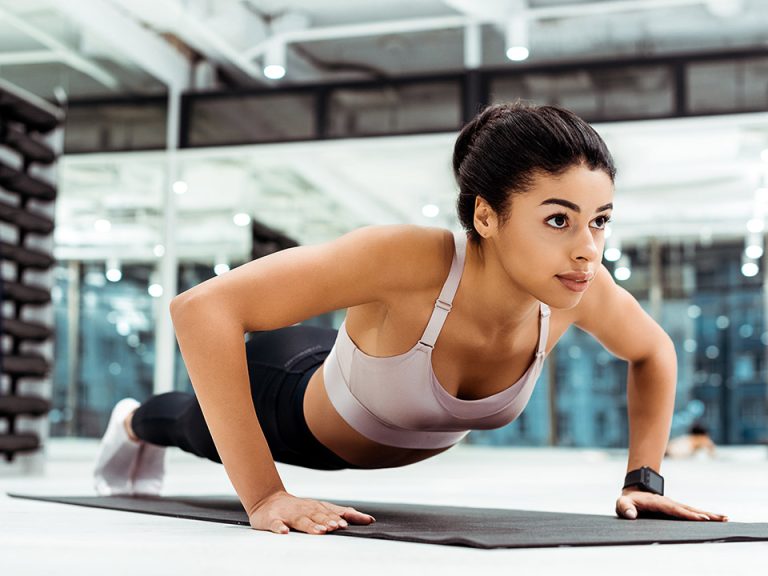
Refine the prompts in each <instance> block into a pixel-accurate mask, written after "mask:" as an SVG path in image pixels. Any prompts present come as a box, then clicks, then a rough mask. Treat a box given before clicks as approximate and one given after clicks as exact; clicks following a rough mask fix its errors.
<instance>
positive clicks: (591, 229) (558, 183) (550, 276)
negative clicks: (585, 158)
mask: <svg viewBox="0 0 768 576" xmlns="http://www.w3.org/2000/svg"><path fill="white" fill-rule="evenodd" d="M612 202H613V183H612V182H611V179H610V177H609V176H608V174H606V173H605V172H604V171H603V170H599V169H598V170H590V169H589V168H588V167H586V166H584V165H577V166H573V167H571V168H569V169H568V170H567V171H566V172H564V173H563V174H562V175H560V176H551V175H548V174H538V175H536V176H535V179H534V182H533V186H532V187H531V189H530V190H529V191H528V192H525V193H523V194H517V195H515V196H513V199H512V202H511V207H510V210H509V218H508V220H507V222H506V223H505V224H504V226H502V227H501V228H500V229H494V232H493V234H492V235H491V236H490V237H488V238H487V239H488V240H490V241H491V245H492V246H493V248H494V249H495V251H496V253H497V256H498V259H499V262H500V263H501V266H502V268H503V269H504V270H505V271H506V273H507V275H508V276H509V278H510V279H511V280H512V282H513V283H515V284H517V285H519V286H520V288H522V289H523V290H525V291H526V292H528V293H529V294H531V295H532V296H534V297H535V298H536V299H537V300H540V301H542V302H545V303H546V304H548V305H550V306H553V307H555V308H572V307H573V306H575V305H576V304H578V303H579V301H580V300H581V297H582V295H583V294H584V292H585V290H587V289H588V287H589V284H590V282H591V280H592V278H593V277H594V275H595V274H596V273H597V270H598V267H599V266H600V262H601V260H602V256H603V248H604V246H605V224H606V223H607V221H608V220H609V218H610V215H611V211H612V208H613V205H612Z"/></svg>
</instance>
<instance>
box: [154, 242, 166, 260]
mask: <svg viewBox="0 0 768 576" xmlns="http://www.w3.org/2000/svg"><path fill="white" fill-rule="evenodd" d="M152 252H153V253H154V254H155V256H157V257H158V258H162V257H163V254H165V246H163V245H162V244H155V247H154V248H153V249H152Z"/></svg>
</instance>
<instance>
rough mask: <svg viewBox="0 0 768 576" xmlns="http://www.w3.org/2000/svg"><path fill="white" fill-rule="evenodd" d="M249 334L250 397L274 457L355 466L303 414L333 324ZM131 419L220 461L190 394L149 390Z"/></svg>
mask: <svg viewBox="0 0 768 576" xmlns="http://www.w3.org/2000/svg"><path fill="white" fill-rule="evenodd" d="M249 336H250V338H249V340H248V341H247V342H246V344H245V351H246V357H247V360H248V376H249V377H250V381H251V397H252V398H253V405H254V408H255V409H256V415H257V416H258V418H259V423H260V424H261V429H262V430H263V432H264V436H265V437H266V439H267V443H268V445H269V449H270V451H271V452H272V457H273V459H274V460H275V461H276V462H283V463H285V464H295V465H297V466H303V467H305V468H314V469H317V470H341V469H343V468H356V466H354V465H352V464H349V463H348V462H346V461H344V460H342V459H341V458H339V457H338V456H337V455H336V454H334V453H333V452H332V451H331V450H329V449H328V448H326V447H325V446H324V445H322V444H321V443H320V442H319V441H318V440H317V439H316V438H315V437H314V436H313V435H312V432H310V430H309V427H308V426H307V422H306V420H305V418H304V407H303V404H304V393H305V391H306V389H307V384H308V383H309V379H310V377H311V376H312V374H313V373H314V372H315V370H317V369H318V368H319V367H320V365H321V364H322V362H323V360H324V359H325V357H326V356H327V355H328V353H329V352H330V350H331V348H332V347H333V344H334V342H335V340H336V330H333V329H330V328H320V327H317V326H289V327H287V328H280V329H278V330H271V331H265V332H252V333H251V334H250V335H249ZM132 425H133V430H134V432H135V434H136V436H138V437H139V438H140V439H142V440H144V441H146V442H149V443H151V444H156V445H159V446H177V447H179V448H181V449H182V450H184V451H186V452H191V453H192V454H195V455H197V456H201V457H203V458H208V459H209V460H213V461H214V462H219V463H220V462H221V458H220V457H219V454H218V452H217V451H216V446H215V445H214V443H213V439H212V438H211V434H210V432H209V431H208V426H207V424H206V423H205V419H204V418H203V413H202V411H201V410H200V404H199V403H198V401H197V398H196V397H195V395H194V394H189V393H186V392H168V393H166V394H158V395H157V396H153V397H152V398H150V399H149V400H147V401H146V402H144V403H143V404H142V405H141V406H139V408H138V409H137V410H136V413H135V414H134V416H133V420H132Z"/></svg>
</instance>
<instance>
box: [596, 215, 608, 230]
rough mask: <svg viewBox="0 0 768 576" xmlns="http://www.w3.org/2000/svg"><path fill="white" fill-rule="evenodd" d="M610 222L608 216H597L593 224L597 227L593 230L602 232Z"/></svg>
mask: <svg viewBox="0 0 768 576" xmlns="http://www.w3.org/2000/svg"><path fill="white" fill-rule="evenodd" d="M610 221H611V219H610V217H608V216H598V217H597V218H595V223H596V224H597V226H595V228H597V229H599V230H604V229H605V225H606V224H608V222H610Z"/></svg>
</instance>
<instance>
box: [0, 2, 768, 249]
mask: <svg viewBox="0 0 768 576" xmlns="http://www.w3.org/2000/svg"><path fill="white" fill-rule="evenodd" d="M516 1H517V0H486V1H481V0H475V1H472V0H407V1H401V0H388V1H387V2H349V1H348V0H344V1H342V0H323V1H319V0H314V1H312V0H259V1H257V0H218V1H216V0H186V1H182V0H151V1H150V0H66V1H64V0H60V1H56V0H25V1H24V2H19V1H18V0H0V77H2V78H3V79H5V80H6V81H10V82H12V83H14V84H16V85H18V86H20V87H22V88H24V89H26V90H28V91H31V92H33V93H35V94H37V95H39V96H41V97H43V98H47V99H51V100H56V99H58V100H65V99H78V98H86V97H123V96H132V95H147V94H164V93H166V91H167V90H168V88H169V87H175V88H177V89H185V90H205V89H212V88H222V87H224V86H235V85H236V86H268V85H269V86H281V85H287V84H292V83H306V82H316V81H333V80H341V79H349V78H371V77H381V76H399V75H402V74H419V73H434V72H440V71H458V70H463V69H465V68H466V67H467V66H478V65H479V66H483V67H510V68H512V67H514V66H516V65H517V64H515V63H513V62H511V61H509V60H507V59H506V58H505V56H504V34H503V29H504V24H505V22H507V20H508V19H509V14H510V7H511V6H512V5H513V4H514V3H515V2H516ZM528 6H529V9H528V12H527V14H528V22H529V36H530V44H529V45H530V50H531V56H530V59H529V61H528V62H529V63H532V64H533V63H553V62H561V61H572V60H584V59H590V58H597V59H610V58H613V57H616V56H619V55H626V56H638V57H643V56H649V55H664V54H679V53H688V52H697V51H712V52H717V51H728V50H731V49H735V48H757V47H761V48H766V47H768V0H641V1H638V0H593V1H590V2H587V1H582V0H530V1H529V2H528ZM472 22H479V23H480V30H481V34H480V36H479V38H478V39H477V42H471V41H470V40H468V39H467V38H468V34H469V33H468V30H469V28H468V25H469V24H470V23H472ZM275 38H277V39H280V40H281V41H283V42H285V43H286V45H287V66H286V68H287V74H286V76H285V78H283V79H282V80H279V81H272V80H267V79H266V78H265V77H264V76H263V73H262V58H263V56H264V50H265V48H266V47H267V46H268V45H269V39H275ZM470 46H473V47H474V48H475V50H470V51H469V52H471V53H468V52H467V48H468V47H470ZM478 47H479V51H478V50H477V48H478ZM478 55H479V59H478ZM596 128H597V129H598V131H599V132H600V133H601V134H602V135H603V136H604V138H605V139H606V141H607V142H608V145H609V147H610V148H611V150H612V151H613V153H614V155H615V157H616V160H617V164H618V167H619V176H618V178H617V183H616V212H615V218H614V230H615V233H616V235H617V237H621V238H623V239H625V240H634V241H638V240H641V239H643V238H647V237H649V236H664V237H668V238H669V237H671V238H691V239H706V238H709V237H713V236H729V237H734V236H739V235H743V234H744V233H745V232H746V229H745V223H746V221H747V220H748V219H750V218H751V217H752V216H753V215H754V213H755V210H762V209H763V206H762V204H759V203H758V204H756V201H755V195H756V191H757V190H758V189H759V188H760V187H765V186H768V182H766V178H768V176H767V174H768V161H766V162H762V161H761V158H760V154H761V152H762V151H763V150H766V149H768V113H766V114H750V115H740V116H721V117H710V118H692V119H685V120H665V121H652V122H633V123H615V124H602V125H597V126H596ZM454 138H455V134H436V135H429V136H409V137H391V138H372V139H366V140H338V141H326V142H307V143H298V144H280V145H260V146H244V147H236V148H216V149H201V150H184V151H181V152H180V153H179V156H178V158H179V166H180V177H181V178H182V179H183V180H184V181H185V182H187V183H188V186H189V190H188V192H187V193H186V194H184V195H181V196H177V197H176V198H175V202H176V203H177V206H178V209H179V218H178V226H177V239H178V241H179V255H180V257H182V258H186V259H192V258H194V259H198V260H200V259H202V260H204V259H206V258H210V259H214V258H217V259H220V258H221V257H226V258H228V259H239V258H244V257H246V256H247V254H248V249H249V245H250V233H249V230H248V228H247V227H239V226H236V225H234V224H233V223H232V216H233V214H234V213H236V212H239V211H241V210H242V211H244V212H247V213H249V214H251V215H252V216H254V217H256V218H258V219H259V220H261V221H263V222H265V223H266V224H268V225H270V226H273V227H275V228H278V229H280V230H282V231H284V232H285V233H287V234H289V235H290V236H293V237H295V238H296V239H297V240H299V241H300V242H302V243H314V242H321V241H325V240H328V239H331V238H333V237H335V236H338V235H339V234H342V233H344V232H346V231H348V230H350V229H352V228H355V227H357V226H362V225H365V224H372V223H394V222H412V223H417V224H422V225H435V226H445V227H455V226H456V221H455V216H454V212H455V210H454V208H453V202H454V198H455V185H454V183H453V181H452V177H451V171H450V163H449V160H450V154H451V151H452V145H453V140H454ZM166 168H167V157H166V156H165V154H164V153H163V152H151V153H119V154H88V155H79V156H72V155H70V156H65V157H63V158H62V160H61V162H60V170H59V180H60V183H61V191H60V197H59V200H58V201H57V206H56V211H57V215H56V221H57V228H56V250H57V254H56V255H57V257H58V258H63V259H66V258H70V257H72V258H84V259H89V258H93V259H103V258H106V257H107V256H109V255H113V256H114V255H119V256H121V257H124V258H127V259H136V260H145V259H151V258H153V257H154V256H153V255H152V254H153V253H152V248H153V247H154V245H155V244H156V243H159V242H161V241H162V234H161V230H162V213H163V201H164V200H163V198H164V195H163V189H164V186H165V176H164V174H165V170H166ZM427 203H433V204H436V205H437V206H438V207H439V208H440V214H439V215H438V216H437V217H434V218H427V217H426V216H424V215H423V214H422V212H421V210H422V207H423V206H424V205H425V204H427ZM100 218H106V219H108V220H110V221H111V222H112V223H113V226H112V228H111V230H110V231H109V232H99V231H98V230H96V229H95V228H94V223H95V221H96V220H98V219H100Z"/></svg>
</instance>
